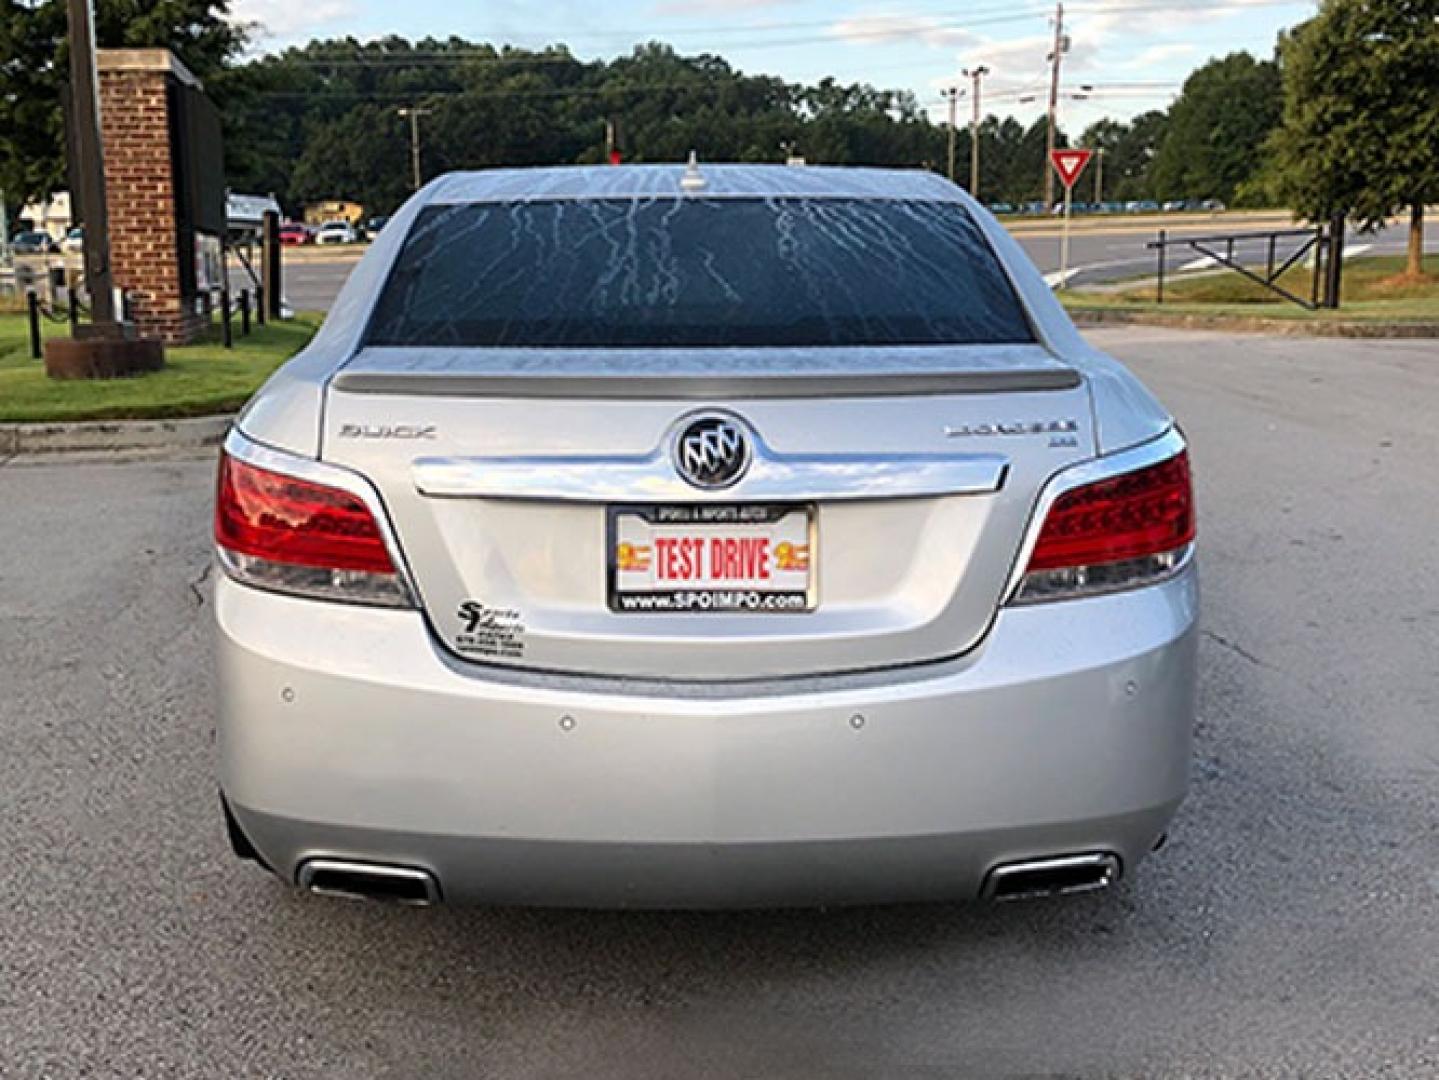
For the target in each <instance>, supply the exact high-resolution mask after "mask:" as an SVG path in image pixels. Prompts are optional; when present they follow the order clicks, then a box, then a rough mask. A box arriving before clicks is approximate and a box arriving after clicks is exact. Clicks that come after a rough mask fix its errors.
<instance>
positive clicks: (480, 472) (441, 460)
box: [411, 416, 1009, 503]
mask: <svg viewBox="0 0 1439 1080" xmlns="http://www.w3.org/2000/svg"><path fill="white" fill-rule="evenodd" d="M689 419H690V418H689V417H688V416H686V417H682V418H681V419H680V420H679V421H678V422H677V425H676V426H677V427H678V428H681V429H682V428H683V426H684V424H685V423H687V422H688V420H689ZM746 434H748V436H749V438H750V440H751V443H752V445H753V458H752V460H751V462H750V466H749V469H748V471H747V472H746V473H745V475H744V476H743V478H741V479H740V481H739V482H738V483H736V484H734V485H733V486H731V487H728V488H724V489H722V490H705V489H702V488H696V487H694V486H693V485H691V484H690V483H688V482H687V481H686V480H684V479H683V478H682V477H681V476H680V474H679V472H678V471H677V470H676V469H675V467H674V463H673V462H672V461H671V459H670V456H669V454H668V453H667V452H666V450H665V448H666V447H668V446H669V444H670V441H671V438H670V436H669V435H666V437H665V438H664V439H662V440H661V443H660V447H658V448H656V449H655V450H653V451H651V452H650V453H648V454H645V455H641V456H616V455H612V456H593V457H579V456H569V457H429V458H419V459H417V460H416V461H415V462H414V464H413V465H412V466H411V474H412V476H413V477H414V481H415V487H416V489H417V490H418V491H419V492H420V494H422V495H428V496H431V497H433V498H449V499H467V498H471V499H472V498H483V499H530V500H545V501H555V502H584V503H615V502H624V503H646V502H794V501H804V502H816V501H817V502H829V501H835V500H858V499H901V498H922V497H926V496H937V495H986V494H991V493H993V492H996V491H999V490H1000V489H1001V488H1002V487H1003V486H1004V481H1005V477H1006V475H1007V474H1008V470H1009V459H1008V458H1006V457H1004V456H1003V455H1002V454H784V455H781V454H777V453H775V452H774V451H773V450H771V449H770V448H769V447H768V446H766V445H765V444H764V442H763V441H761V439H760V438H759V436H758V435H757V434H755V432H754V431H753V429H751V428H748V425H746Z"/></svg>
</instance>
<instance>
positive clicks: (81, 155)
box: [67, 0, 115, 335]
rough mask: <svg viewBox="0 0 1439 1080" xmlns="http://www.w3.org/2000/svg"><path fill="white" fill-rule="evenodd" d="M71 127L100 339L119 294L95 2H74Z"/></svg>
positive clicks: (94, 315)
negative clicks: (112, 246)
mask: <svg viewBox="0 0 1439 1080" xmlns="http://www.w3.org/2000/svg"><path fill="white" fill-rule="evenodd" d="M67 6H68V8H69V11H68V14H69V21H70V86H71V87H72V88H73V90H74V94H73V95H72V101H73V105H72V110H71V111H72V115H71V117H70V120H71V123H73V124H74V125H75V134H74V138H73V140H72V143H73V145H74V147H75V159H76V160H75V163H74V165H75V172H74V184H75V187H76V190H77V192H78V194H79V196H80V208H81V210H82V211H83V212H84V214H85V284H86V286H87V287H88V288H89V290H90V317H91V321H92V322H93V323H94V325H95V327H96V331H95V332H96V333H97V334H100V335H105V334H107V333H113V332H114V328H115V290H114V288H113V287H112V285H111V279H110V216H109V213H108V210H107V208H106V206H105V158H104V150H103V149H102V144H101V142H100V98H99V92H98V91H99V82H100V80H99V78H98V77H97V76H96V74H95V13H94V11H93V10H92V8H91V0H69V3H68V5H67Z"/></svg>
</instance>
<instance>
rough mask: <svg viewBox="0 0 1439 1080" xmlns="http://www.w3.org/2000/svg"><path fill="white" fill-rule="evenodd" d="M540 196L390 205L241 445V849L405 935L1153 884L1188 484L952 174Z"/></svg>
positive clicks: (1157, 424) (1117, 379) (586, 187)
mask: <svg viewBox="0 0 1439 1080" xmlns="http://www.w3.org/2000/svg"><path fill="white" fill-rule="evenodd" d="M696 175H698V177H699V183H698V184H696V183H695V182H694V178H695V176H696ZM526 179H527V178H526V176H525V174H499V175H498V176H491V177H482V178H479V179H474V180H468V181H466V180H459V181H453V182H450V183H448V184H445V183H442V184H440V185H437V186H435V187H432V188H431V189H429V190H428V191H427V192H426V193H425V194H424V195H423V196H422V197H421V198H420V199H419V200H417V202H416V203H415V204H413V205H412V206H410V207H407V208H406V210H404V211H402V212H401V214H400V215H399V216H398V217H397V219H396V222H395V223H394V225H393V226H392V227H391V228H390V229H387V230H386V232H385V234H384V235H382V237H381V238H380V239H379V241H378V242H377V244H376V246H375V250H374V251H372V252H371V254H370V255H368V256H367V259H366V264H367V265H366V266H362V268H361V270H362V271H364V272H357V275H356V278H357V280H356V281H354V282H352V284H351V286H350V287H349V288H348V289H347V294H346V296H344V297H342V299H341V301H340V305H339V308H338V310H337V313H336V315H332V320H331V321H332V323H333V324H334V326H333V328H327V330H326V332H325V334H322V338H324V340H322V341H320V342H317V349H318V350H319V353H321V354H323V353H325V351H326V350H328V351H329V357H328V358H325V357H324V356H320V355H318V354H317V356H316V357H315V358H310V359H303V358H302V360H301V361H298V362H297V364H296V370H295V372H294V373H292V374H291V375H290V376H289V377H288V378H282V379H281V380H279V381H278V383H277V384H276V385H274V386H272V387H271V388H269V389H267V391H265V392H262V394H261V395H260V397H259V398H258V399H257V401H256V403H255V404H254V405H253V406H252V407H251V408H250V410H248V411H247V413H246V414H245V416H244V417H243V418H242V420H241V422H240V424H239V427H238V429H237V430H236V432H235V433H233V434H232V436H231V438H230V440H229V442H228V443H227V446H226V454H225V457H224V459H223V462H222V467H221V480H220V490H219V497H218V506H217V543H218V547H219V553H220V559H221V562H222V565H223V566H224V568H225V570H226V571H227V572H226V574H225V575H224V577H223V578H222V579H221V580H220V582H219V583H218V585H217V619H218V622H219V630H220V633H219V642H220V646H219V653H220V676H221V691H222V696H221V724H220V734H221V765H222V768H221V772H222V785H223V788H224V791H225V794H226V798H227V801H228V806H229V808H230V812H231V814H232V823H233V826H234V832H235V837H236V839H237V842H238V843H239V844H240V846H241V847H242V848H243V849H244V850H246V851H249V852H251V853H253V854H255V855H256V856H257V857H258V858H259V859H260V860H262V861H263V862H264V863H266V864H267V865H268V866H270V867H271V868H272V869H274V870H275V871H276V872H277V873H279V874H280V875H281V876H282V877H284V878H286V879H289V880H295V881H299V882H302V883H304V884H308V885H310V886H311V887H313V888H316V889H317V890H319V891H331V892H342V893H355V894H364V895H387V896H397V897H399V898H401V899H407V900H411V901H413V902H429V901H431V900H434V899H437V898H444V899H461V900H463V899H470V900H480V901H487V902H499V903H536V904H575V905H597V906H744V905H763V904H807V903H835V902H867V901H879V900H891V899H930V898H948V897H975V896H979V895H981V894H982V893H988V894H990V895H996V896H1001V897H1005V896H1018V895H1028V894H1031V893H1041V892H1063V891H1079V890H1083V889H1087V888H1096V887H1102V886H1103V885H1107V884H1109V883H1110V882H1112V881H1113V880H1115V879H1116V878H1117V877H1118V876H1119V875H1121V874H1123V873H1125V872H1127V871H1128V870H1129V869H1131V868H1132V867H1133V866H1134V865H1135V864H1136V863H1137V862H1138V860H1139V859H1140V858H1141V857H1142V856H1143V855H1144V853H1145V852H1147V851H1148V850H1149V849H1150V848H1151V847H1153V846H1154V845H1155V844H1156V843H1157V841H1158V840H1159V839H1160V837H1161V836H1162V835H1163V833H1164V830H1165V828H1166V826H1167V823H1168V821H1169V819H1170V817H1171V815H1172V814H1173V812H1174V810H1175V808H1176V807H1177V805H1178V803H1179V801H1180V799H1181V798H1182V795H1183V792H1184V787H1185V778H1186V775H1187V761H1188V755H1189V737H1190V727H1191V723H1192V716H1193V690H1194V624H1195V613H1196V588H1195V580H1194V574H1193V570H1192V567H1191V566H1190V559H1191V551H1192V541H1193V529H1194V520H1193V507H1192V501H1191V495H1190V483H1189V475H1188V465H1187V457H1186V454H1185V448H1184V444H1183V441H1182V438H1181V437H1180V436H1179V434H1178V433H1177V431H1175V430H1174V428H1173V427H1172V425H1171V424H1169V423H1168V422H1167V418H1163V416H1162V413H1156V411H1155V409H1154V407H1153V406H1152V399H1148V398H1147V396H1146V395H1144V393H1143V391H1142V389H1141V388H1138V387H1137V384H1133V385H1130V384H1129V383H1127V382H1126V380H1127V378H1128V377H1127V376H1124V375H1123V374H1122V373H1121V372H1118V371H1117V370H1116V369H1115V367H1114V366H1113V365H1112V363H1111V364H1107V365H1106V364H1105V363H1103V362H1101V361H1100V360H1098V359H1097V358H1095V357H1093V356H1091V355H1089V354H1088V353H1084V352H1082V350H1081V349H1080V348H1079V347H1078V346H1077V345H1076V344H1075V339H1074V338H1073V337H1072V336H1071V337H1068V338H1066V337H1065V336H1064V331H1063V327H1058V328H1056V326H1055V325H1050V323H1052V320H1053V319H1054V310H1053V309H1052V301H1049V304H1050V306H1049V307H1046V306H1045V301H1046V300H1048V297H1047V295H1043V294H1040V293H1037V292H1036V291H1035V285H1034V279H1035V278H1036V277H1037V275H1033V272H1032V269H1027V268H1025V267H1022V266H1020V267H1018V268H1016V263H1015V262H1014V253H1013V251H1012V250H1008V249H1006V247H1005V244H1006V239H1005V238H1003V236H1002V234H998V232H997V229H995V228H994V227H993V224H992V219H987V218H984V217H983V216H982V212H979V211H977V210H975V209H974V208H973V207H972V205H971V204H969V203H967V202H966V201H965V200H964V199H963V197H962V196H960V195H959V194H958V193H956V192H955V190H954V189H953V188H951V187H949V186H948V185H941V184H940V183H939V182H937V181H934V182H931V181H927V180H920V179H918V178H916V177H909V176H905V175H903V174H888V173H879V172H851V171H831V170H759V169H728V170H726V169H713V170H703V171H701V172H699V173H698V174H696V173H690V174H686V175H682V174H681V173H680V172H679V170H629V169H624V170H616V171H613V172H586V171H584V170H574V171H569V172H561V173H558V174H550V173H542V174H531V175H530V176H529V177H528V180H529V185H530V186H529V188H528V189H525V187H524V186H523V185H524V184H525V181H526ZM546 179H548V180H551V181H552V186H548V187H547V186H546V185H545V183H544V182H543V181H544V180H546ZM626 182H628V183H629V184H630V187H629V188H628V189H626V188H625V187H624V184H625V183H626ZM616 185H619V186H618V187H617V186H616ZM1039 288H1041V289H1042V285H1040V286H1039ZM1041 296H1043V298H1042V299H1041ZM336 316H343V325H341V324H340V322H338V321H337V318H336ZM1059 318H1060V319H1062V318H1063V317H1062V315H1060V316H1059ZM1065 325H1067V324H1065ZM1070 333H1071V335H1072V331H1071V332H1070ZM326 335H328V336H326ZM1065 346H1067V348H1066V347H1065ZM307 365H308V366H309V368H312V369H313V370H308V369H307ZM1123 401H1128V402H1129V405H1128V406H1127V407H1128V408H1129V410H1130V412H1129V413H1127V414H1125V415H1122V416H1120V415H1111V414H1112V413H1113V411H1114V408H1115V403H1116V402H1123ZM311 417H312V418H313V423H314V424H315V428H314V430H313V436H312V437H313V445H311V444H310V443H309V442H308V439H309V438H310V437H311V436H309V435H308V434H307V433H306V421H307V419H308V418H311Z"/></svg>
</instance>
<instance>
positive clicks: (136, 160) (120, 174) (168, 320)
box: [96, 49, 210, 345]
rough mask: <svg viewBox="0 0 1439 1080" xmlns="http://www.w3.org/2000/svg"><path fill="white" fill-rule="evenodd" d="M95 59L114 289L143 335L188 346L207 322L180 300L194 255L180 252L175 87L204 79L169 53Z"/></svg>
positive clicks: (116, 52)
mask: <svg viewBox="0 0 1439 1080" xmlns="http://www.w3.org/2000/svg"><path fill="white" fill-rule="evenodd" d="M96 60H97V65H96V66H97V67H98V68H99V72H100V130H101V138H102V140H103V142H104V148H105V191H106V200H105V201H106V203H107V205H108V207H109V211H110V264H111V267H112V268H113V270H114V275H115V285H116V286H117V287H118V288H120V289H123V290H124V291H125V292H126V293H127V294H128V295H129V297H130V312H131V317H132V319H133V320H134V322H135V325H136V327H137V328H138V330H139V332H140V334H141V336H142V337H146V338H153V339H157V340H160V341H163V342H165V343H166V344H167V345H184V344H187V343H189V342H192V341H194V340H195V339H196V338H197V337H199V336H200V334H201V333H202V332H203V331H204V330H205V328H206V327H208V326H209V322H210V319H209V316H208V314H203V313H197V311H196V302H195V297H193V296H192V297H186V296H184V295H182V292H183V287H182V279H181V272H180V260H181V259H191V260H193V259H194V258H195V254H194V252H193V251H181V250H180V223H179V218H178V212H177V203H176V197H177V192H176V177H175V157H174V152H173V149H172V145H171V142H172V133H171V132H172V128H171V117H170V109H171V101H172V98H171V95H170V87H171V84H172V83H173V82H182V83H189V84H190V85H193V86H196V87H198V86H199V81H198V80H197V79H196V78H195V76H194V75H192V74H191V73H190V72H189V70H188V69H187V68H186V67H185V65H184V64H182V63H180V61H179V59H177V58H176V57H175V55H174V54H173V53H171V52H170V51H169V50H168V49H100V50H98V51H97V55H96Z"/></svg>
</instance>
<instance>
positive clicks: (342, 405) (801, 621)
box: [323, 345, 1094, 680]
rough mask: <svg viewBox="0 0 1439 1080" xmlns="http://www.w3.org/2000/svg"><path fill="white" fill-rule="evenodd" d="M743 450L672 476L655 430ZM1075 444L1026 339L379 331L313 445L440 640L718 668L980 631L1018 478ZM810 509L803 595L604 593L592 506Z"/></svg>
mask: <svg viewBox="0 0 1439 1080" xmlns="http://www.w3.org/2000/svg"><path fill="white" fill-rule="evenodd" d="M697 414H703V415H705V416H711V415H719V416H723V417H729V418H732V419H733V420H734V421H735V422H736V424H737V425H739V427H740V428H741V429H742V430H743V431H745V432H746V434H747V435H748V437H749V440H750V442H751V443H752V444H753V447H752V453H753V461H752V464H751V465H750V467H749V470H748V471H747V472H746V473H745V474H744V475H743V476H742V478H741V479H740V480H739V481H738V482H737V483H735V484H734V486H732V487H729V488H727V489H724V490H718V491H710V490H703V489H700V488H696V487H694V486H692V485H691V484H689V483H687V482H686V481H685V480H684V479H683V478H682V477H681V476H680V474H679V472H678V471H677V469H676V467H675V459H674V449H673V448H674V445H675V438H676V432H677V431H678V430H679V429H680V426H681V425H682V422H684V421H686V420H687V419H688V418H690V417H693V416H695V415H697ZM1093 453H1094V432H1093V425H1092V419H1091V409H1090V402H1089V395H1088V391H1087V388H1086V387H1085V386H1084V384H1083V382H1082V380H1081V379H1080V377H1079V376H1078V375H1077V374H1076V373H1075V372H1074V371H1073V370H1071V369H1070V368H1068V367H1066V366H1065V365H1063V364H1061V363H1059V362H1058V361H1056V360H1055V359H1054V358H1053V357H1052V356H1051V355H1050V354H1049V353H1048V352H1046V351H1045V350H1044V349H1042V348H1040V347H1038V346H1029V345H999V346H962V347H895V348H867V349H855V350H849V349H834V348H825V349H812V350H807V349H784V350H757V349H692V350H685V349H665V350H650V351H643V350H624V349H618V350H593V351H588V352H583V351H578V350H561V349H513V350H512V349H453V350H450V349H415V350H400V349H377V348H371V349H367V350H365V351H363V352H361V353H360V354H359V355H358V356H357V357H356V358H355V359H354V360H352V361H351V362H350V363H349V364H347V365H346V367H345V368H344V369H343V370H342V371H341V372H340V373H339V374H338V375H337V376H336V377H335V379H334V380H333V381H332V384H331V386H330V388H329V391H328V394H327V405H326V410H325V422H324V443H323V455H324V457H325V458H326V459H327V460H330V461H334V462H336V463H339V464H343V465H346V466H349V467H351V468H354V469H356V470H358V471H360V472H361V473H363V474H364V475H366V476H367V477H368V478H369V479H370V480H371V481H372V482H373V483H374V484H375V485H376V486H377V488H378V489H379V491H380V493H381V496H382V498H383V499H384V502H385V504H386V507H387V509H388V511H389V513H390V516H391V518H392V521H393V524H394V527H395V530H396V533H397V535H398V537H399V541H400V544H401V547H402V548H403V552H404V556H405V558H406V560H407V562H408V564H409V566H410V569H411V571H412V573H413V576H414V578H415V581H416V583H417V586H418V588H419V591H420V594H421V598H422V603H423V605H424V608H425V611H426V613H427V616H428V618H429V621H430V624H431V626H432V628H433V631H434V633H435V634H436V636H437V637H438V639H439V640H440V641H441V642H442V643H444V644H445V646H446V647H447V648H449V649H450V650H451V651H453V652H454V653H455V654H456V655H457V656H461V657H462V658H464V659H466V660H469V661H472V662H476V663H484V664H495V665H504V666H511V667H519V668H525V669H532V670H541V671H550V672H557V673H573V674H585V675H603V676H614V677H632V678H659V679H683V680H739V679H753V678H768V677H781V676H798V675H816V674H827V673H837V672H846V671H857V670H865V669H873V668H881V667H888V666H897V665H904V664H913V663H921V662H925V661H932V660H937V659H941V658H945V657H951V656H955V655H958V654H961V653H963V652H965V651H967V650H969V649H971V648H973V647H974V646H975V645H976V644H977V643H978V642H979V641H980V640H981V639H982V638H983V636H984V634H985V632H986V631H987V629H988V627H989V625H990V623H991V621H992V619H993V617H994V614H995V611H996V609H997V606H998V604H999V602H1000V601H1001V599H1002V593H1003V590H1004V587H1005V584H1006V582H1007V580H1008V578H1009V575H1010V571H1011V569H1012V567H1013V564H1014V560H1015V558H1016V555H1017V553H1018V551H1019V548H1020V545H1021V542H1022V539H1023V535H1024V531H1025V527H1026V525H1027V524H1028V521H1029V517H1030V514H1031V512H1032V509H1033V506H1034V503H1035V499H1036V496H1037V494H1038V492H1039V489H1040V487H1041V486H1042V485H1043V484H1044V482H1045V481H1046V480H1047V479H1048V478H1049V477H1050V476H1052V475H1053V474H1054V473H1055V472H1056V471H1057V470H1059V469H1061V468H1063V467H1065V466H1066V465H1069V464H1071V463H1073V462H1075V461H1078V460H1082V459H1084V458H1088V457H1090V456H1092V455H1093ZM776 505H778V506H781V507H787V506H812V507H813V517H812V525H811V529H812V531H811V533H810V536H811V538H812V543H813V551H812V556H813V558H812V562H811V563H810V572H811V574H812V577H811V587H812V590H813V592H812V596H811V600H812V601H813V604H814V606H813V608H812V609H811V610H809V611H806V612H803V613H796V612H783V613H779V612H753V611H742V612H724V613H720V612H683V613H675V612H661V613H654V612H639V613H637V612H633V611H628V612H619V611H616V610H613V609H612V606H611V603H612V597H611V584H612V582H611V575H612V573H613V570H612V566H611V564H612V563H613V562H614V560H615V553H616V552H615V548H616V535H617V534H616V526H615V523H614V516H613V515H614V509H615V508H616V507H620V506H624V507H631V508H646V507H648V508H654V507H658V506H664V507H679V508H681V509H684V508H692V507H696V506H698V507H733V506H746V507H750V506H766V507H768V506H776Z"/></svg>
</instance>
